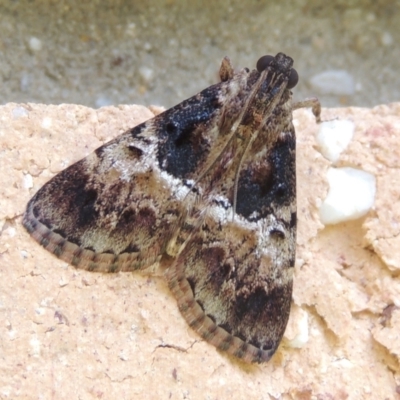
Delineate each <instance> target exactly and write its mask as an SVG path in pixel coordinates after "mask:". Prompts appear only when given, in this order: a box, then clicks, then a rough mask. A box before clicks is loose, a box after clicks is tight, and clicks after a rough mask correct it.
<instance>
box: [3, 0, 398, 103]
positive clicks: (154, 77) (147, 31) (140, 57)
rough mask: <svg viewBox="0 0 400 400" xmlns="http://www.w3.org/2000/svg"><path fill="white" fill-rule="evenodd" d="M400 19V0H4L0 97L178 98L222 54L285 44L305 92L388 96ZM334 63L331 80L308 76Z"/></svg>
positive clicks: (393, 95)
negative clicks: (320, 86) (316, 84)
mask: <svg viewBox="0 0 400 400" xmlns="http://www.w3.org/2000/svg"><path fill="white" fill-rule="evenodd" d="M398 21H400V2H399V1H398V0H379V1H369V0H351V1H348V0H336V1H330V2H328V1H325V0H312V1H311V0H283V1H265V0H247V1H243V0H221V1H211V0H207V1H204V0H202V1H199V0H194V1H192V0H191V1H177V0H146V1H143V0H135V1H129V0H101V1H100V0H91V1H81V0H57V1H51V0H16V1H7V0H3V1H0V32H1V35H0V83H1V91H0V104H5V103H8V102H11V101H13V102H39V103H44V104H60V103H71V104H83V105H86V106H89V107H100V106H104V105H111V104H147V105H148V104H159V105H162V106H165V107H171V106H173V105H174V104H177V103H178V102H179V101H181V100H182V99H184V98H187V97H189V96H192V95H193V94H195V93H197V92H198V91H200V90H201V89H203V88H204V87H206V86H209V85H210V83H212V82H214V81H215V78H216V71H217V70H218V66H219V63H220V62H221V59H222V58H223V57H224V56H225V55H227V56H229V57H230V58H231V60H232V62H233V65H234V66H235V67H237V68H243V67H249V68H253V67H254V66H255V64H256V61H257V60H258V58H259V57H261V56H262V55H264V54H276V53H277V52H278V51H282V52H284V53H286V54H288V55H290V56H291V57H293V58H294V60H295V68H296V69H297V70H298V72H299V75H300V82H299V85H298V87H297V88H296V97H297V98H298V99H302V98H304V97H307V96H311V95H318V96H319V97H320V99H321V101H322V104H324V106H325V107H327V106H330V107H332V106H338V105H357V106H368V107H371V106H374V105H377V104H386V103H389V102H393V101H399V99H400V76H399V74H398V66H399V65H400V48H399V43H400V29H399V23H398ZM338 71H341V72H340V73H338ZM327 72H329V74H328V75H325V76H328V77H329V81H330V82H331V81H332V80H334V79H335V82H336V83H335V84H334V86H333V88H332V87H331V88H329V81H328V82H325V85H324V86H325V89H324V90H322V92H320V91H319V90H317V89H315V88H314V87H312V86H311V83H312V82H314V79H313V78H317V77H319V78H318V79H317V80H319V81H320V82H321V80H322V77H321V75H320V74H321V73H327ZM326 85H328V87H326ZM332 91H333V93H332ZM335 93H336V94H335Z"/></svg>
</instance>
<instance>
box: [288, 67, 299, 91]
mask: <svg viewBox="0 0 400 400" xmlns="http://www.w3.org/2000/svg"><path fill="white" fill-rule="evenodd" d="M298 81H299V74H298V73H297V71H296V70H295V69H292V70H291V71H290V76H289V80H288V83H287V86H286V88H287V89H292V88H294V87H295V86H296V85H297V82H298Z"/></svg>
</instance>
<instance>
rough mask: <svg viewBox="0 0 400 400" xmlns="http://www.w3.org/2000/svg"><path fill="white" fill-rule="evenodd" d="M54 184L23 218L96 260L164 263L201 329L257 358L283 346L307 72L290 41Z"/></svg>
mask: <svg viewBox="0 0 400 400" xmlns="http://www.w3.org/2000/svg"><path fill="white" fill-rule="evenodd" d="M219 76H220V78H221V82H220V83H217V84H215V85H212V86H210V87H208V88H206V89H204V90H203V91H202V92H200V93H199V94H197V95H195V96H193V97H191V98H189V99H187V100H185V101H183V102H182V103H180V104H178V105H177V106H175V107H172V108H171V109H169V110H167V111H165V112H163V113H161V114H159V115H158V116H156V117H154V118H153V119H151V120H149V121H147V122H144V123H142V124H140V125H138V126H136V127H134V128H132V129H130V130H128V131H127V132H125V133H124V134H122V135H121V136H119V137H117V138H116V139H114V140H112V141H110V142H109V143H107V144H105V145H103V146H101V147H99V148H98V149H97V150H95V151H94V152H93V153H92V154H90V155H89V156H87V157H86V158H84V159H82V160H80V161H78V162H77V163H75V164H73V165H71V166H70V167H68V168H67V169H65V170H64V171H62V172H60V173H59V174H58V175H56V176H55V177H53V178H52V179H51V180H50V181H49V182H48V183H46V184H45V185H44V186H43V187H42V188H41V189H40V190H39V191H38V192H37V193H36V194H35V195H34V196H33V198H32V199H31V200H30V201H29V203H28V206H27V209H26V212H25V214H24V217H23V225H24V226H25V228H26V229H27V230H28V232H29V233H30V234H31V235H32V237H33V238H34V239H35V240H36V241H37V242H39V243H40V244H41V245H42V246H43V247H45V248H46V249H47V250H48V251H50V252H51V253H53V254H54V255H56V256H57V257H59V258H61V259H62V260H65V261H67V262H68V263H70V264H71V265H73V266H75V267H77V268H83V269H86V270H88V271H96V272H118V271H134V270H140V269H145V268H147V267H149V266H150V265H152V264H154V263H159V266H160V268H162V271H163V272H164V275H165V277H166V280H167V282H168V285H169V288H170V290H171V292H172V293H173V294H174V296H175V297H176V300H177V303H178V306H179V310H180V312H181V313H182V315H183V317H184V318H185V319H186V321H187V323H188V324H189V325H190V327H191V328H193V329H194V330H195V331H196V332H197V333H198V334H199V335H200V336H201V337H203V338H204V339H205V340H206V341H208V342H209V343H211V344H212V345H214V346H215V347H217V348H218V349H220V350H223V351H226V352H228V353H229V354H231V355H234V356H236V357H238V358H240V359H243V360H244V361H247V362H257V363H260V362H266V361H268V360H269V359H270V358H271V357H272V355H273V354H274V353H275V351H276V349H277V347H278V345H279V343H280V341H281V338H282V336H283V333H284V331H285V328H286V324H287V321H288V317H289V312H290V303H291V294H292V278H293V267H294V262H295V247H296V221H297V219H296V173H295V152H296V138H295V131H294V127H293V124H292V111H293V110H294V109H297V108H300V107H312V110H313V113H314V115H315V117H316V119H317V121H319V119H320V104H319V102H318V100H317V99H309V100H305V101H302V102H298V103H293V102H292V92H291V89H292V88H293V87H294V86H295V85H296V84H297V81H298V75H297V72H296V71H295V70H294V69H293V60H292V59H291V58H290V57H288V56H286V55H285V54H283V53H278V54H277V55H276V56H275V57H273V56H264V57H262V58H260V60H259V61H258V62H257V68H256V69H254V70H252V71H250V70H249V69H247V68H245V69H242V70H240V71H239V72H235V71H234V69H233V67H232V65H231V62H230V60H229V58H227V57H225V58H224V59H223V61H222V64H221V67H220V71H219Z"/></svg>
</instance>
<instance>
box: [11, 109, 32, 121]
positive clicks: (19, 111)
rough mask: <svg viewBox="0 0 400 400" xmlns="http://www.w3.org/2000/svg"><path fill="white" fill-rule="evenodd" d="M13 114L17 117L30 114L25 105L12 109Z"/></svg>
mask: <svg viewBox="0 0 400 400" xmlns="http://www.w3.org/2000/svg"><path fill="white" fill-rule="evenodd" d="M12 115H13V117H14V118H15V119H17V118H21V117H27V116H28V115H29V111H28V110H27V109H26V108H25V107H21V106H18V107H14V108H13V109H12Z"/></svg>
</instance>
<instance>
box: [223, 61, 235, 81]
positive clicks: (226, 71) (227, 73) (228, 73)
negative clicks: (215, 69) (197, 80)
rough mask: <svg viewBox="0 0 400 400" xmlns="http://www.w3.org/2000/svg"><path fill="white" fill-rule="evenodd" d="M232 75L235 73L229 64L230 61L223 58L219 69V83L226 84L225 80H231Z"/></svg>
mask: <svg viewBox="0 0 400 400" xmlns="http://www.w3.org/2000/svg"><path fill="white" fill-rule="evenodd" d="M234 73H235V71H234V69H233V66H232V64H231V60H230V59H229V57H227V56H225V57H224V58H223V59H222V62H221V67H220V68H219V77H220V79H221V82H226V81H227V80H229V79H232V78H233V75H234Z"/></svg>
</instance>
